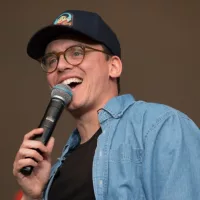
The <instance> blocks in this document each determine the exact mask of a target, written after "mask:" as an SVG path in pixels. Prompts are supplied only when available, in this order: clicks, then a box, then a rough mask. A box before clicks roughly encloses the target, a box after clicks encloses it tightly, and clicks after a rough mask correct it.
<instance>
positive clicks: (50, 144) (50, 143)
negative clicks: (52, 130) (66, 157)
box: [47, 137, 55, 154]
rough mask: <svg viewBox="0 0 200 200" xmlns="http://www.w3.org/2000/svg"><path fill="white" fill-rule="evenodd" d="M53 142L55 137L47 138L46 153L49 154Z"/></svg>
mask: <svg viewBox="0 0 200 200" xmlns="http://www.w3.org/2000/svg"><path fill="white" fill-rule="evenodd" d="M54 143H55V138H54V137H51V138H50V139H49V142H48V143H47V149H48V153H49V154H51V152H52V150H53V147H54Z"/></svg>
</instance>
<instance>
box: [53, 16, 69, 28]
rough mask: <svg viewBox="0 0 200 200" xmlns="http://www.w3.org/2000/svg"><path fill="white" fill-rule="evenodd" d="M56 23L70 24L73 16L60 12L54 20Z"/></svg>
mask: <svg viewBox="0 0 200 200" xmlns="http://www.w3.org/2000/svg"><path fill="white" fill-rule="evenodd" d="M54 24H56V25H65V26H72V25H73V16H72V14H71V13H62V14H61V15H60V16H59V17H58V18H57V19H56V20H55V21H54Z"/></svg>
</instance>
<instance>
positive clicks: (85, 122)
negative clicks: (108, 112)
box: [76, 110, 100, 144]
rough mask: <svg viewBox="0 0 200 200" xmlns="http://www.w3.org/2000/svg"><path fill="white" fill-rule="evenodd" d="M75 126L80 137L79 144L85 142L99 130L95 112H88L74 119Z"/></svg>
mask: <svg viewBox="0 0 200 200" xmlns="http://www.w3.org/2000/svg"><path fill="white" fill-rule="evenodd" d="M76 126H77V129H78V131H79V134H80V137H81V144H82V143H85V142H87V141H88V140H89V139H90V138H91V137H92V136H93V135H94V134H95V133H96V131H97V130H98V129H99V128H100V124H99V120H98V113H97V111H96V110H95V111H90V112H87V113H86V114H84V115H82V116H81V117H79V118H76Z"/></svg>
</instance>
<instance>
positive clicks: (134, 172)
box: [108, 143, 145, 200]
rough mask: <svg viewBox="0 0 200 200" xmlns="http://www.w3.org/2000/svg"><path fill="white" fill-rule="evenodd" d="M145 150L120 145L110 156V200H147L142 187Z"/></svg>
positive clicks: (128, 145) (111, 151) (129, 145)
mask: <svg viewBox="0 0 200 200" xmlns="http://www.w3.org/2000/svg"><path fill="white" fill-rule="evenodd" d="M142 161H143V150H142V149H139V148H134V147H133V146H132V145H131V144H124V143H123V144H120V145H119V147H118V148H116V149H111V150H110V154H109V184H108V185H109V194H110V196H111V197H112V198H110V199H116V200H118V199H123V200H129V199H131V200H135V199H137V200H140V199H141V200H145V195H144V191H143V187H142V180H141V178H142Z"/></svg>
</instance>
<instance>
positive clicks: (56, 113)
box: [20, 98, 65, 176]
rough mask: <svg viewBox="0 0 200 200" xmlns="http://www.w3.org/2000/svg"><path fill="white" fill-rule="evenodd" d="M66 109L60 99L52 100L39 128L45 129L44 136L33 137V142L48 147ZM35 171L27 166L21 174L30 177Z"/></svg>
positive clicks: (21, 170)
mask: <svg viewBox="0 0 200 200" xmlns="http://www.w3.org/2000/svg"><path fill="white" fill-rule="evenodd" d="M64 107H65V103H64V102H63V101H62V100H60V99H57V98H55V99H51V101H50V103H49V105H48V107H47V109H46V111H45V114H44V116H43V118H42V120H41V123H40V125H39V127H38V128H43V129H44V131H43V134H41V135H36V136H34V137H33V140H38V141H41V142H42V143H43V144H44V145H46V144H47V143H48V141H49V139H50V137H51V135H52V133H53V131H54V129H55V126H56V123H57V121H58V119H59V118H60V115H61V113H62V111H63V109H64ZM36 151H38V153H40V154H42V152H40V150H39V149H36ZM32 171H33V166H26V167H23V168H22V169H20V172H21V173H22V174H23V175H25V176H29V175H30V174H31V173H32Z"/></svg>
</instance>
